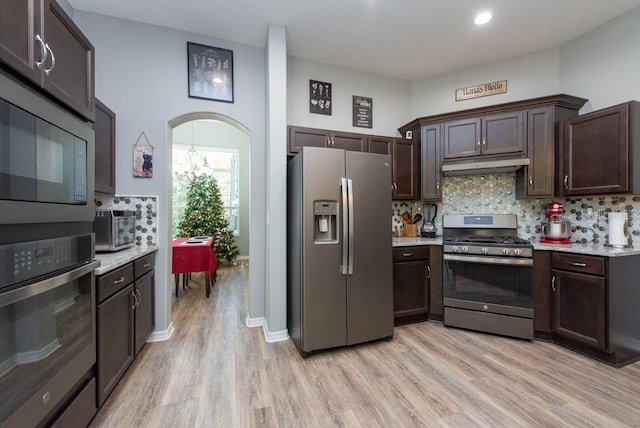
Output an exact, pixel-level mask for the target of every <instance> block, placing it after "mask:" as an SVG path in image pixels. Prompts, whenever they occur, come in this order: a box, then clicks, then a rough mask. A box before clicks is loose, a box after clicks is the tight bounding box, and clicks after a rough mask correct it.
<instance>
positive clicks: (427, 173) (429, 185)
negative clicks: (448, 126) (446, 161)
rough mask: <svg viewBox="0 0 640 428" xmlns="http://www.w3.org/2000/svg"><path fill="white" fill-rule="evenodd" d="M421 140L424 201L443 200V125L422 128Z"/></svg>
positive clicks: (421, 186) (421, 184) (421, 187)
mask: <svg viewBox="0 0 640 428" xmlns="http://www.w3.org/2000/svg"><path fill="white" fill-rule="evenodd" d="M421 132H422V135H421V139H420V149H421V150H420V171H421V183H420V189H421V194H422V200H423V201H439V200H441V199H442V189H441V186H440V181H441V180H442V158H441V153H440V149H441V147H442V144H441V143H442V125H441V124H431V125H424V126H423V127H422V131H421Z"/></svg>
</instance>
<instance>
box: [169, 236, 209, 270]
mask: <svg viewBox="0 0 640 428" xmlns="http://www.w3.org/2000/svg"><path fill="white" fill-rule="evenodd" d="M189 239H191V238H176V239H174V240H173V242H172V244H171V247H172V262H171V273H174V274H177V273H190V272H209V273H210V274H214V273H215V271H216V267H217V266H218V259H217V258H216V255H215V253H214V252H213V248H212V245H213V238H208V239H207V240H206V241H204V242H203V243H197V244H189V243H186V241H188V240H189Z"/></svg>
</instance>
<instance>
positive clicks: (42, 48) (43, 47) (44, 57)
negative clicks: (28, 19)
mask: <svg viewBox="0 0 640 428" xmlns="http://www.w3.org/2000/svg"><path fill="white" fill-rule="evenodd" d="M36 40H37V41H38V43H40V52H42V55H40V56H41V57H42V59H41V60H40V61H36V67H38V68H42V64H44V62H45V61H46V60H47V58H48V57H49V54H48V51H47V46H46V45H45V44H44V40H42V37H40V34H36Z"/></svg>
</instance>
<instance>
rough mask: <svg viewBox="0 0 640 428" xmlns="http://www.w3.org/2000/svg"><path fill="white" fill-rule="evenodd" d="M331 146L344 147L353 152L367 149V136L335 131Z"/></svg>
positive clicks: (332, 135)
mask: <svg viewBox="0 0 640 428" xmlns="http://www.w3.org/2000/svg"><path fill="white" fill-rule="evenodd" d="M330 138H331V139H330V144H329V147H331V148H333V149H344V150H349V151H352V152H366V151H367V136H366V135H363V134H353V133H350V132H333V133H332V134H331V137H330Z"/></svg>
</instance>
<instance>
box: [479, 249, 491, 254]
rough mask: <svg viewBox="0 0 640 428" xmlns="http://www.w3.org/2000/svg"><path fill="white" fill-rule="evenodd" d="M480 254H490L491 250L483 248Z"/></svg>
mask: <svg viewBox="0 0 640 428" xmlns="http://www.w3.org/2000/svg"><path fill="white" fill-rule="evenodd" d="M480 252H481V253H482V254H489V249H488V248H487V247H482V249H481V250H480Z"/></svg>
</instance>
